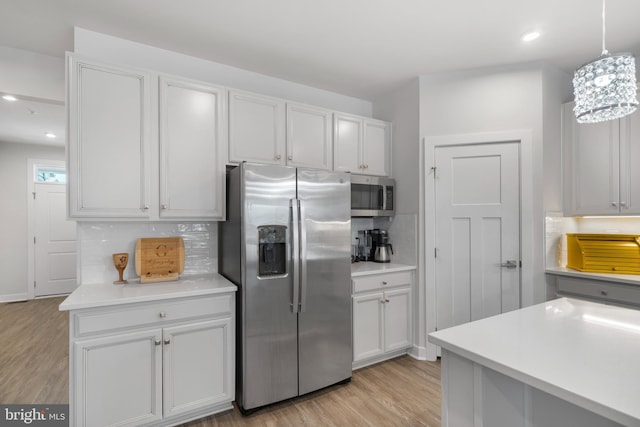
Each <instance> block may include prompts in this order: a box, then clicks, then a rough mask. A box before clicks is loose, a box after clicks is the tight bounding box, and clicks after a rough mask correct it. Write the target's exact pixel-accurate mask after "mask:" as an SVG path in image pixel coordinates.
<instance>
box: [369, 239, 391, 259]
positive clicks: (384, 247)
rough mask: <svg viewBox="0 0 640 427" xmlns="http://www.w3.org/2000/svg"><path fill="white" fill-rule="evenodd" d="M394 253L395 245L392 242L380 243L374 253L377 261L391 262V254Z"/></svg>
mask: <svg viewBox="0 0 640 427" xmlns="http://www.w3.org/2000/svg"><path fill="white" fill-rule="evenodd" d="M392 254H393V246H392V245H391V243H386V242H385V243H378V244H377V245H376V252H375V254H374V255H373V260H374V261H375V262H391V255H392Z"/></svg>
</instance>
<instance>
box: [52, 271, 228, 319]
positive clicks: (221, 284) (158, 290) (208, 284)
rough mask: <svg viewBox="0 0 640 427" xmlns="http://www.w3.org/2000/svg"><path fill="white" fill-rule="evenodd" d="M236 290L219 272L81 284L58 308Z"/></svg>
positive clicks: (78, 307)
mask: <svg viewBox="0 0 640 427" xmlns="http://www.w3.org/2000/svg"><path fill="white" fill-rule="evenodd" d="M236 290H237V288H236V285H234V284H233V283H231V282H230V281H228V280H227V279H225V278H224V277H222V276H220V275H219V274H213V275H203V276H191V277H183V278H180V280H177V281H174V282H158V283H144V284H141V283H133V282H132V283H129V284H126V285H115V284H113V283H105V284H93V285H81V286H79V287H78V288H77V289H76V290H75V291H73V293H72V294H71V295H69V296H68V297H67V298H66V299H65V300H64V301H63V302H62V304H60V307H59V310H60V311H66V310H79V309H83V308H95V307H103V306H110V305H118V304H129V303H136V302H147V301H158V300H165V299H171V298H184V297H192V296H199V295H211V294H217V293H223V292H235V291H236Z"/></svg>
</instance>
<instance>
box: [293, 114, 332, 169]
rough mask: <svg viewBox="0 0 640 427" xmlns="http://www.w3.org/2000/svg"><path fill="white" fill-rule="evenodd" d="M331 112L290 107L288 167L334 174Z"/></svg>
mask: <svg viewBox="0 0 640 427" xmlns="http://www.w3.org/2000/svg"><path fill="white" fill-rule="evenodd" d="M332 161H333V144H332V138H331V112H330V111H329V110H325V109H322V108H317V107H311V106H308V105H301V104H291V103H288V104H287V164H288V165H291V166H297V167H309V168H315V169H325V170H331V168H332V167H333V164H332Z"/></svg>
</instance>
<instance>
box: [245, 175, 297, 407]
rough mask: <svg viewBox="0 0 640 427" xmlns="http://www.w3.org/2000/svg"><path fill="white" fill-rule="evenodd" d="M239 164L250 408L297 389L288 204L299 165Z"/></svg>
mask: <svg viewBox="0 0 640 427" xmlns="http://www.w3.org/2000/svg"><path fill="white" fill-rule="evenodd" d="M240 168H241V180H242V183H241V185H240V189H241V190H240V191H241V197H242V200H241V211H242V212H241V213H242V215H241V217H242V220H241V221H242V240H243V241H244V244H243V245H242V248H243V249H242V250H243V254H242V258H243V260H244V269H243V271H244V277H243V281H242V286H241V289H240V294H241V295H240V298H241V299H242V300H241V311H242V313H239V315H241V316H242V320H241V322H240V323H241V328H242V332H241V333H242V336H241V337H240V339H241V340H242V342H241V348H242V350H241V352H242V354H241V360H240V361H239V362H241V363H240V365H241V369H240V370H241V372H239V373H240V374H241V376H242V379H241V381H239V383H241V388H242V389H241V390H239V391H240V393H239V395H240V396H241V401H240V402H238V403H239V404H240V406H242V408H243V409H251V408H256V407H259V406H263V405H267V404H269V403H273V402H277V401H280V400H284V399H288V398H291V397H294V396H297V394H298V378H297V374H298V372H297V356H298V354H297V314H296V313H295V312H294V306H293V305H292V304H293V290H292V287H293V278H292V276H293V274H292V266H293V262H292V260H291V243H292V238H293V233H292V230H291V226H292V224H291V218H292V214H291V208H290V205H291V200H292V199H295V197H296V170H295V168H289V167H283V166H271V165H256V164H248V163H244V164H242V165H241V166H240ZM283 245H284V246H283ZM282 256H285V257H286V260H285V262H283V261H282ZM283 270H284V271H283Z"/></svg>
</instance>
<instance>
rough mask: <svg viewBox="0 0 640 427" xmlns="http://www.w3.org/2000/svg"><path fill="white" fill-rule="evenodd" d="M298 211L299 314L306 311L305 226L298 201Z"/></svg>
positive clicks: (301, 205) (301, 202)
mask: <svg viewBox="0 0 640 427" xmlns="http://www.w3.org/2000/svg"><path fill="white" fill-rule="evenodd" d="M298 209H299V210H300V213H299V216H300V312H301V313H304V312H305V311H306V309H307V227H306V225H305V218H306V217H305V209H304V202H303V201H302V200H298Z"/></svg>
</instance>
